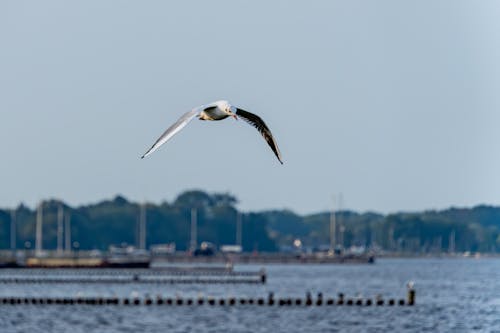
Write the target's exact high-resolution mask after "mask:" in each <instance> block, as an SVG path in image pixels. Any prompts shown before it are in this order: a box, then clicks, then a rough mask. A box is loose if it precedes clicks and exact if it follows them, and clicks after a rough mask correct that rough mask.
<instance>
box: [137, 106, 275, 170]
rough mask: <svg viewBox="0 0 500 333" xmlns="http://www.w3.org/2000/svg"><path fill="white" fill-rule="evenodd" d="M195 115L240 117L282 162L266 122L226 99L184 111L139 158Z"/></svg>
mask: <svg viewBox="0 0 500 333" xmlns="http://www.w3.org/2000/svg"><path fill="white" fill-rule="evenodd" d="M195 117H198V119H199V120H223V119H226V118H227V117H233V118H234V119H236V120H238V117H240V118H242V119H243V120H244V121H246V122H247V123H249V124H250V125H252V126H253V127H255V128H256V129H257V130H258V131H259V132H260V134H262V136H263V137H264V139H265V140H266V142H267V144H268V145H269V147H271V149H272V151H273V152H274V154H275V155H276V157H277V158H278V161H280V163H281V164H283V161H282V159H281V153H280V150H279V149H278V145H277V144H276V140H274V137H273V135H272V134H271V130H270V129H269V128H268V127H267V125H266V123H264V121H263V120H262V119H261V118H260V117H259V116H257V115H255V114H253V113H250V112H248V111H245V110H243V109H240V108H237V107H235V106H233V105H231V104H229V102H228V101H217V102H213V103H210V104H205V105H202V106H198V107H196V108H194V109H192V110H191V111H189V112H186V113H185V114H183V115H182V116H181V117H180V118H179V120H177V121H176V122H175V123H174V124H173V125H172V126H170V127H169V128H167V130H166V131H165V132H164V133H163V134H162V135H161V136H160V137H159V138H158V140H156V142H155V143H154V144H153V145H152V146H151V148H149V149H148V151H147V152H146V153H145V154H144V155H142V157H141V158H144V157H146V156H148V155H150V154H151V153H153V152H154V151H155V150H157V149H158V148H160V146H161V145H163V144H164V143H165V142H167V141H168V140H170V139H171V138H172V137H173V136H174V135H175V134H177V133H178V132H179V131H180V130H181V129H183V128H184V126H186V125H187V124H188V123H189V122H190V121H191V120H193V119H194V118H195Z"/></svg>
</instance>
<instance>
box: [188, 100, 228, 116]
mask: <svg viewBox="0 0 500 333" xmlns="http://www.w3.org/2000/svg"><path fill="white" fill-rule="evenodd" d="M195 109H196V110H201V111H200V114H199V115H198V118H199V119H200V120H222V119H226V118H227V117H229V114H228V112H227V110H230V109H231V105H230V104H229V102H228V101H217V102H214V103H210V104H206V105H202V106H200V107H198V108H195ZM195 109H193V110H195Z"/></svg>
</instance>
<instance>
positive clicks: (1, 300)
mask: <svg viewBox="0 0 500 333" xmlns="http://www.w3.org/2000/svg"><path fill="white" fill-rule="evenodd" d="M0 304H1V305H122V306H141V305H143V306H153V305H160V306H161V305H166V306H195V305H197V306H202V305H208V306H238V305H240V306H247V305H257V306H281V307H285V306H288V307H290V306H309V307H310V306H335V305H337V306H340V305H347V306H354V305H356V306H372V305H373V306H383V305H388V306H396V305H399V306H405V305H408V306H412V305H414V304H415V292H414V291H413V292H412V293H410V292H409V293H408V297H407V299H406V300H405V299H399V300H398V299H394V298H390V299H388V300H384V299H383V298H382V297H380V296H377V297H376V298H375V299H371V298H366V299H363V298H345V297H344V295H343V294H339V295H338V297H337V298H336V299H334V298H323V296H322V294H318V296H317V297H316V298H312V297H311V296H310V295H309V294H308V295H307V296H306V297H305V298H292V297H287V298H274V296H273V295H272V293H271V294H270V295H269V297H267V299H266V298H262V297H260V298H252V297H239V298H237V297H229V298H214V297H198V298H182V297H175V298H170V297H167V298H164V297H160V296H158V297H155V298H151V297H145V298H139V297H132V298H128V297H124V298H122V297H0Z"/></svg>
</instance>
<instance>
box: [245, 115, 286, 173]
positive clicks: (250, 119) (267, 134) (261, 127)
mask: <svg viewBox="0 0 500 333" xmlns="http://www.w3.org/2000/svg"><path fill="white" fill-rule="evenodd" d="M236 115H237V116H239V117H241V118H243V120H245V121H246V122H247V123H249V124H250V125H252V126H253V127H255V128H256V129H257V130H258V131H259V132H260V134H262V136H263V137H264V139H265V140H266V141H267V144H268V145H269V147H271V149H272V150H273V152H274V154H275V155H276V157H277V158H278V161H280V163H281V164H283V161H282V160H281V153H280V150H279V148H278V144H277V143H276V141H275V140H274V138H273V135H272V134H271V130H270V129H269V128H268V127H267V125H266V123H264V120H262V119H261V118H260V117H259V116H257V115H255V114H253V113H251V112H248V111H245V110H243V109H239V108H236Z"/></svg>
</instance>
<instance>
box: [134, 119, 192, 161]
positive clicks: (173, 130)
mask: <svg viewBox="0 0 500 333" xmlns="http://www.w3.org/2000/svg"><path fill="white" fill-rule="evenodd" d="M199 113H200V110H199V109H195V110H192V111H189V112H187V113H185V114H183V115H182V117H180V118H179V120H177V121H176V122H175V124H173V125H172V126H170V127H169V128H167V130H166V131H165V132H164V133H163V134H162V135H161V136H160V137H159V138H158V140H156V142H155V143H154V144H153V145H152V146H151V148H149V150H148V151H147V152H146V153H145V154H144V155H142V157H141V158H144V157H146V156H148V155H150V154H151V153H152V152H154V151H155V150H156V149H158V148H159V147H160V146H161V145H162V144H164V143H165V142H167V141H168V140H170V139H171V138H172V137H173V136H174V135H175V134H177V133H178V132H179V131H180V130H181V129H183V128H184V126H186V125H187V123H189V122H190V121H191V120H192V119H193V118H194V117H195V116H196V115H197V114H199Z"/></svg>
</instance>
